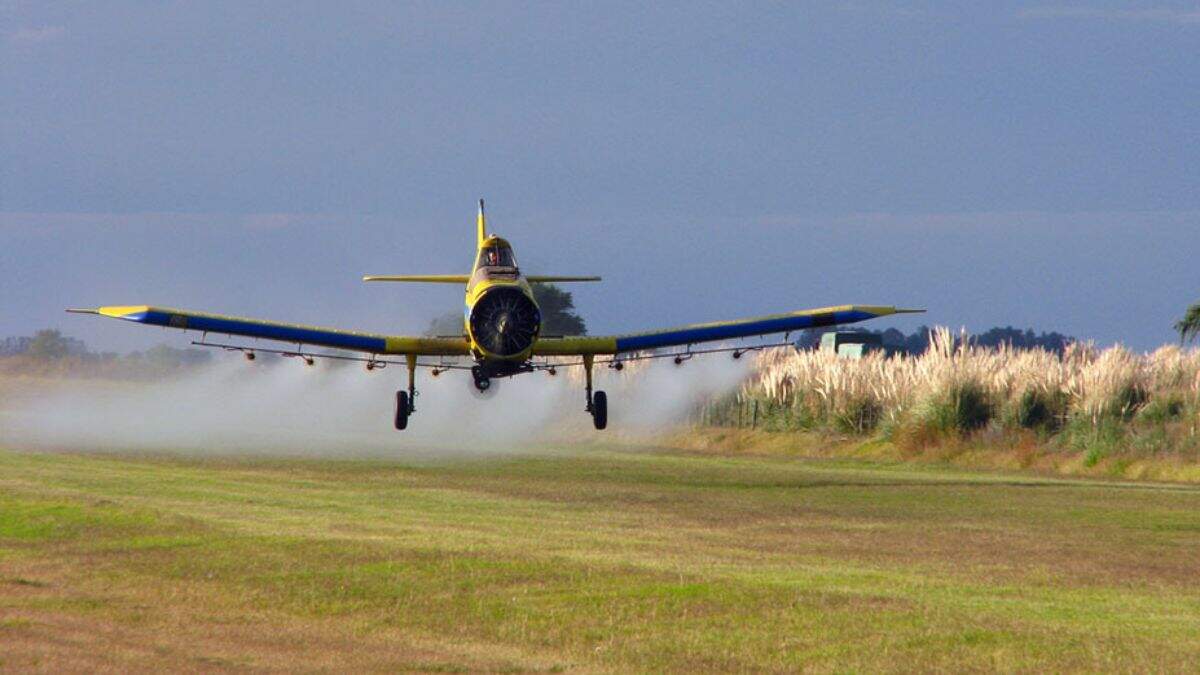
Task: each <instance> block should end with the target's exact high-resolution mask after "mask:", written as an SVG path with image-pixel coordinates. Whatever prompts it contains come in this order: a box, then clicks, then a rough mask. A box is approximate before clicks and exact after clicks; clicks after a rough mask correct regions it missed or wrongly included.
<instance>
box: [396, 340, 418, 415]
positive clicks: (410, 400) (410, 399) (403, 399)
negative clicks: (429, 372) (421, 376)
mask: <svg viewBox="0 0 1200 675" xmlns="http://www.w3.org/2000/svg"><path fill="white" fill-rule="evenodd" d="M405 360H406V361H407V362H408V391H404V390H400V391H398V392H396V429H397V430H398V431H404V430H405V429H407V428H408V416H409V415H411V414H413V413H415V412H416V411H417V355H416V354H405Z"/></svg>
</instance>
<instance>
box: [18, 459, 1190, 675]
mask: <svg viewBox="0 0 1200 675" xmlns="http://www.w3.org/2000/svg"><path fill="white" fill-rule="evenodd" d="M1197 664H1200V490H1197V489H1196V488H1195V487H1188V486H1172V485H1156V484H1148V483H1114V482H1103V481H1093V480H1077V479H1072V480H1061V479H1052V478H1039V477H1030V476H1027V475H1016V474H1013V475H1009V474H997V473H970V472H964V471H961V470H956V469H950V468H945V467H937V466H914V465H907V464H872V463H867V462H852V461H832V460H824V461H822V460H804V459H797V458H788V457H734V456H721V455H712V454H706V455H696V454H682V453H678V452H669V451H663V450H655V449H652V448H645V449H638V450H631V449H628V448H626V449H619V448H615V447H614V448H589V449H574V450H552V449H547V450H545V451H542V452H539V453H536V454H529V455H522V456H507V457H497V458H491V459H471V460H463V459H460V460H445V461H429V460H424V461H406V460H404V459H403V458H398V459H396V460H394V461H377V460H357V461H355V460H341V461H334V460H312V459H308V460H305V459H257V460H256V459H205V458H197V457H170V456H144V455H143V456H137V455H129V456H98V455H83V454H70V453H62V454H41V453H23V452H6V451H0V670H29V669H40V670H47V671H61V670H77V671H100V670H108V671H129V670H144V669H160V670H162V669H169V670H216V671H220V670H247V669H249V670H260V669H262V670H280V671H296V670H302V671H308V670H322V669H328V670H388V671H404V670H417V671H460V670H462V671H478V670H490V671H542V670H545V671H630V670H636V671H663V670H668V671H693V672H699V671H710V670H769V671H794V670H814V671H831V670H836V671H847V670H849V671H878V670H899V671H928V670H954V671H961V670H994V669H1000V670H1039V671H1044V670H1054V671H1063V670H1076V671H1097V670H1105V671H1111V670H1121V671H1146V670H1171V671H1194V669H1195V668H1196V667H1197Z"/></svg>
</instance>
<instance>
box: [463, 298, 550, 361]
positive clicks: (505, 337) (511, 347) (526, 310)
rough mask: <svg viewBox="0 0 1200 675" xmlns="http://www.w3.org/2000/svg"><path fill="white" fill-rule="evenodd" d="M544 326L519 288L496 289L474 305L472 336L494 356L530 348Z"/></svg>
mask: <svg viewBox="0 0 1200 675" xmlns="http://www.w3.org/2000/svg"><path fill="white" fill-rule="evenodd" d="M541 328H542V314H541V312H540V311H539V310H538V307H537V305H536V304H535V303H534V302H533V300H532V299H531V298H530V297H529V296H527V295H525V293H524V292H522V291H521V289H520V288H516V287H503V288H493V289H491V290H489V291H488V292H487V293H485V294H484V295H483V297H481V298H480V299H479V300H478V301H476V302H475V306H474V307H472V308H471V318H470V329H471V337H473V338H474V339H475V342H476V343H478V344H479V346H480V347H482V348H483V349H485V350H487V352H488V353H489V354H492V355H495V356H500V357H508V356H517V355H518V354H521V353H522V352H525V351H527V350H528V349H529V348H530V347H532V346H533V342H534V340H536V339H537V336H538V332H539V331H541Z"/></svg>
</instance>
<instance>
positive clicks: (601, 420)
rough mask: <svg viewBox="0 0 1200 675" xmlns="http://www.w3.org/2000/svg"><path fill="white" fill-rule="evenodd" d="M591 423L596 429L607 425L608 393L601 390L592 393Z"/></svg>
mask: <svg viewBox="0 0 1200 675" xmlns="http://www.w3.org/2000/svg"><path fill="white" fill-rule="evenodd" d="M592 424H594V425H595V426H596V428H597V429H603V428H605V427H607V426H608V394H606V393H604V392H602V391H598V392H596V393H595V394H592Z"/></svg>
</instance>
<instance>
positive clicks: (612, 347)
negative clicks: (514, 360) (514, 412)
mask: <svg viewBox="0 0 1200 675" xmlns="http://www.w3.org/2000/svg"><path fill="white" fill-rule="evenodd" d="M923 311H925V310H923V309H897V308H895V307H880V306H874V305H841V306H838V307H822V308H821V309H807V310H802V311H799V312H787V313H785V314H771V315H768V316H759V317H755V318H752V319H740V320H737V321H718V322H715V323H697V324H691V325H687V326H680V327H678V328H668V329H666V330H657V331H651V332H647V333H632V334H629V335H613V336H603V337H601V336H596V337H593V336H589V335H580V336H575V337H563V338H544V339H540V340H538V341H537V344H535V345H534V346H533V353H534V354H535V355H537V356H579V355H584V354H620V353H622V352H634V351H640V350H643V349H656V348H659V347H672V346H677V345H689V344H695V343H698V342H714V341H718V340H734V339H737V338H744V337H751V336H755V335H770V334H772V333H786V332H788V331H794V330H801V329H804V328H820V327H824V326H836V325H839V324H847V323H856V322H858V321H866V320H867V319H874V318H876V317H880V316H887V315H889V314H910V313H915V312H923Z"/></svg>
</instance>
